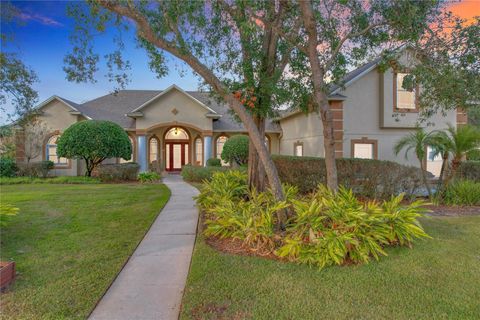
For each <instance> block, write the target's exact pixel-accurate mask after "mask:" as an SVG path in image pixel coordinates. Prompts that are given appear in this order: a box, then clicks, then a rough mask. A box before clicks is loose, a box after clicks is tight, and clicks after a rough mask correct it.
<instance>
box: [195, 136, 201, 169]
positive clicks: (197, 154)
mask: <svg viewBox="0 0 480 320" xmlns="http://www.w3.org/2000/svg"><path fill="white" fill-rule="evenodd" d="M195 164H196V165H199V166H201V165H203V141H202V139H201V138H197V139H195Z"/></svg>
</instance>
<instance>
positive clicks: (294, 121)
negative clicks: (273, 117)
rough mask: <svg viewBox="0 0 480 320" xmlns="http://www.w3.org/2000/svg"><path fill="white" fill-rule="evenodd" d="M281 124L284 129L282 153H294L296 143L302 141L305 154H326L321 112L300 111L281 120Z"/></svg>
mask: <svg viewBox="0 0 480 320" xmlns="http://www.w3.org/2000/svg"><path fill="white" fill-rule="evenodd" d="M280 125H281V127H282V131H283V134H282V137H281V139H280V150H279V153H280V154H284V155H293V146H294V144H295V143H296V142H302V143H303V155H304V156H313V157H323V156H324V152H325V151H324V147H323V126H322V119H321V118H320V115H319V114H317V113H315V112H313V113H309V114H307V115H305V114H304V113H298V114H295V115H292V116H290V117H288V118H286V119H283V120H281V121H280Z"/></svg>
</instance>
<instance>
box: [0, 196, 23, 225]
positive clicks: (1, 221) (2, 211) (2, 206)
mask: <svg viewBox="0 0 480 320" xmlns="http://www.w3.org/2000/svg"><path fill="white" fill-rule="evenodd" d="M18 211H20V209H18V208H16V207H14V206H12V205H11V204H8V203H3V202H2V203H0V227H5V226H6V225H7V222H8V220H9V219H10V218H11V217H12V216H16V215H17V214H18Z"/></svg>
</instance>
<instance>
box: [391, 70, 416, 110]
mask: <svg viewBox="0 0 480 320" xmlns="http://www.w3.org/2000/svg"><path fill="white" fill-rule="evenodd" d="M407 75H408V73H395V76H394V88H395V101H394V105H395V109H400V110H408V111H416V110H417V102H416V95H417V89H416V88H415V89H414V90H413V91H408V90H407V89H405V88H403V80H404V79H405V77H406V76H407Z"/></svg>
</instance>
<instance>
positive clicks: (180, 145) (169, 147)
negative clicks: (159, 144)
mask: <svg viewBox="0 0 480 320" xmlns="http://www.w3.org/2000/svg"><path fill="white" fill-rule="evenodd" d="M165 160H166V161H165V167H166V168H165V169H166V170H167V171H180V170H182V167H183V166H184V165H186V164H188V163H189V159H188V142H167V143H166V144H165Z"/></svg>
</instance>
